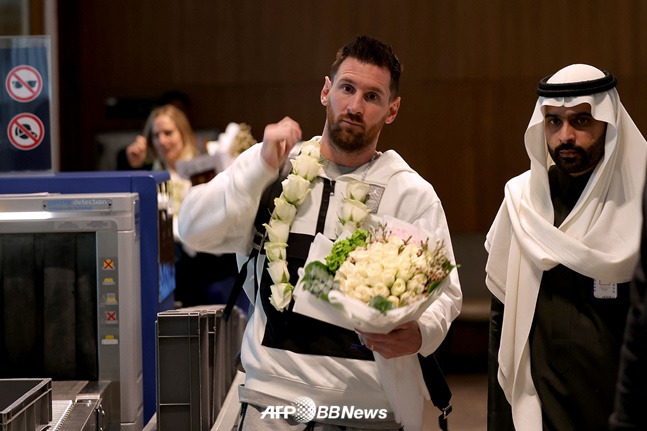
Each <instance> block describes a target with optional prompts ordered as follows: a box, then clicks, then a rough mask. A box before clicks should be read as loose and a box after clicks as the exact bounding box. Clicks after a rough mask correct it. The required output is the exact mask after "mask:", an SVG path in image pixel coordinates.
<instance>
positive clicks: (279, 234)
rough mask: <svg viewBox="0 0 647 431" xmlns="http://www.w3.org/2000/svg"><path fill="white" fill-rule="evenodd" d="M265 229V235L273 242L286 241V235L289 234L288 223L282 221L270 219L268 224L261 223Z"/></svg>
mask: <svg viewBox="0 0 647 431" xmlns="http://www.w3.org/2000/svg"><path fill="white" fill-rule="evenodd" d="M263 226H265V229H267V236H268V237H269V238H270V242H275V243H287V242H288V236H290V224H289V223H285V222H284V221H281V220H277V219H272V220H270V224H267V223H265V224H263Z"/></svg>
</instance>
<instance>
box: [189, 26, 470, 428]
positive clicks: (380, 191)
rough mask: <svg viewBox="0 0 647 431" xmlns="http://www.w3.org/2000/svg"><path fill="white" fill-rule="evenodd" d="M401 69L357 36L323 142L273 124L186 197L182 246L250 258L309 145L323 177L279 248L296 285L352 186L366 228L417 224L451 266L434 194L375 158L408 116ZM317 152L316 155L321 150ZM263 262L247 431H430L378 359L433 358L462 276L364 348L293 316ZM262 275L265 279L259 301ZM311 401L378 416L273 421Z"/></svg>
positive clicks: (329, 88)
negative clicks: (364, 209) (259, 226)
mask: <svg viewBox="0 0 647 431" xmlns="http://www.w3.org/2000/svg"><path fill="white" fill-rule="evenodd" d="M401 70H402V67H401V65H400V62H399V60H398V58H397V57H396V55H395V54H394V53H393V51H392V49H391V47H390V46H389V45H387V44H384V43H382V42H380V41H377V40H375V39H372V38H369V37H366V36H359V37H357V38H356V39H355V40H353V41H352V42H350V43H349V44H347V45H346V46H344V47H343V48H342V49H340V50H339V52H338V53H337V58H336V60H335V62H334V64H333V65H332V68H331V72H330V76H329V77H326V78H325V80H324V85H323V88H322V90H321V95H320V97H321V99H320V100H321V104H322V105H323V106H325V108H326V122H325V124H324V128H323V133H322V135H321V136H320V137H319V136H318V137H314V138H313V139H312V140H311V141H309V143H308V144H303V145H301V146H299V145H297V144H298V142H299V141H300V140H301V130H300V128H299V125H298V123H297V122H296V121H294V120H292V119H291V118H288V117H286V118H284V119H283V120H281V121H280V122H278V123H276V124H270V125H268V126H267V127H266V128H265V131H264V136H263V142H262V143H260V144H257V145H255V146H253V147H252V148H250V149H249V150H247V151H245V152H244V153H242V154H241V155H240V156H239V157H238V158H237V159H236V161H235V162H234V163H233V164H232V165H231V166H230V167H229V168H228V169H227V170H225V171H224V172H222V173H221V174H219V175H218V176H216V177H215V178H214V179H213V180H212V181H211V182H210V183H208V184H206V185H203V186H198V187H195V188H194V189H193V190H192V191H191V193H190V194H189V196H187V198H186V199H185V200H184V202H183V206H182V209H181V211H180V214H179V225H180V235H181V238H182V239H183V240H184V241H185V242H186V243H188V244H189V245H190V246H191V247H193V248H195V249H198V250H201V251H206V252H213V253H223V252H235V253H237V254H239V255H241V256H247V255H249V254H250V252H251V251H252V244H253V239H254V238H253V237H254V221H255V217H256V214H257V213H268V210H267V209H266V208H260V212H259V211H258V210H259V202H260V201H261V197H262V195H263V192H264V190H266V189H267V188H268V187H269V186H272V184H273V183H274V184H277V183H276V180H277V177H278V176H279V170H280V168H281V167H282V166H283V164H284V162H285V161H286V159H288V158H290V159H292V158H293V157H294V153H295V152H297V151H300V148H301V149H303V148H307V149H308V152H309V155H313V154H314V155H315V156H319V155H320V156H321V160H322V162H321V171H319V167H317V166H314V167H315V168H316V169H312V171H313V172H314V175H313V180H312V182H311V183H310V186H309V187H311V190H310V191H309V192H307V193H306V194H305V195H304V197H303V200H302V201H301V200H299V204H298V205H297V212H296V216H295V217H294V221H293V222H292V223H291V225H290V227H289V232H288V237H287V244H288V246H287V248H283V249H282V250H286V251H287V256H286V257H281V258H283V259H287V269H288V274H289V279H290V282H291V283H292V285H295V284H296V281H297V278H298V273H297V270H298V268H299V267H301V266H303V263H304V261H305V258H306V257H307V254H308V248H309V245H310V244H311V243H312V241H313V239H314V235H315V234H317V233H323V234H324V235H325V236H326V237H328V238H330V239H335V238H336V236H337V235H338V234H339V232H340V229H339V228H340V226H339V218H340V211H341V209H342V207H343V198H344V196H346V195H347V194H348V193H347V192H348V185H349V184H351V183H356V182H357V181H360V182H361V183H364V184H365V185H367V188H368V200H367V202H366V204H367V206H368V209H369V213H368V215H367V217H366V219H365V221H364V225H365V226H376V225H377V224H378V223H379V222H380V220H381V219H382V217H383V216H385V215H388V216H393V217H395V218H398V219H401V220H404V221H406V222H409V223H412V224H415V225H418V226H419V227H422V228H424V229H426V230H427V231H429V232H432V233H434V234H436V235H437V236H438V238H440V239H443V240H444V241H445V244H446V246H447V252H448V257H449V259H450V260H451V261H452V262H454V260H453V252H452V248H451V240H450V237H449V231H448V228H447V222H446V220H445V215H444V211H443V209H442V206H441V203H440V200H439V199H438V196H437V195H436V193H435V191H434V189H433V187H432V186H431V185H430V184H429V183H428V182H427V181H425V180H424V179H423V178H422V177H420V175H418V174H417V173H416V172H415V171H414V170H413V169H411V168H410V167H409V166H408V165H407V164H406V163H405V161H404V160H403V159H402V158H401V157H400V156H399V155H398V154H397V153H395V152H394V151H386V152H384V153H380V152H378V151H377V144H378V138H379V136H380V132H381V130H382V127H383V126H384V125H385V124H390V123H391V122H393V121H394V120H395V117H396V115H397V113H398V110H399V107H400V97H399V96H398V87H399V78H400V73H401ZM312 144H315V145H314V146H313V145H312ZM316 144H318V145H316ZM314 147H317V148H318V150H317V151H314V152H313V148H314ZM319 153H320V154H319ZM300 168H304V167H303V166H300ZM310 168H313V167H312V166H310V167H308V166H306V167H305V168H304V169H305V171H310V170H311V169H310ZM304 175H307V174H304ZM278 184H279V185H280V183H278ZM285 187H287V186H285V185H284V186H283V192H286V189H285ZM263 233H264V232H261V234H263ZM270 239H271V235H270ZM281 253H285V251H282V252H281ZM281 253H279V256H280V254H281ZM265 260H266V259H265V258H264V256H263V258H261V259H259V260H258V264H257V266H256V268H253V269H250V271H249V273H250V276H249V277H248V280H247V283H246V285H245V291H246V293H247V294H248V296H250V298H251V299H252V301H253V303H254V304H255V310H254V313H253V315H252V316H251V318H250V320H249V323H248V325H247V328H246V330H245V336H244V340H243V345H242V349H241V361H242V365H243V367H244V369H245V373H246V380H245V385H244V387H242V388H241V389H240V392H239V397H240V400H241V402H242V403H243V409H242V416H241V419H240V420H241V423H240V425H239V430H240V431H246V430H265V429H267V430H297V429H298V430H302V429H303V428H304V424H303V422H304V421H306V422H308V429H317V430H320V429H321V430H324V429H334V430H338V429H339V427H347V428H345V429H348V430H351V429H387V430H397V429H401V427H402V426H404V427H406V429H407V430H417V429H421V428H422V413H423V411H422V394H421V393H419V388H418V387H417V386H415V385H414V386H413V387H411V388H408V389H409V390H410V391H412V392H414V399H415V400H416V401H415V402H414V403H407V405H399V406H398V405H397V404H398V403H397V400H396V399H395V398H394V397H393V394H392V393H387V391H385V388H384V386H383V384H382V383H383V382H382V381H381V379H380V376H379V375H378V370H377V366H376V363H375V361H374V356H373V355H374V354H379V355H381V356H382V357H384V358H401V357H404V356H412V355H413V356H414V357H415V355H416V354H422V355H424V356H428V355H430V354H432V353H433V352H434V350H436V348H437V347H438V346H439V345H440V343H441V342H442V340H443V339H444V337H445V335H446V334H447V331H448V329H449V326H450V323H451V322H452V320H453V319H454V318H455V317H456V316H457V315H458V313H459V312H460V306H461V300H462V295H461V291H460V286H459V283H458V276H457V274H456V271H453V273H452V274H451V275H450V279H451V281H450V283H449V286H448V287H447V289H446V290H445V292H444V293H443V294H442V295H441V296H440V297H439V299H437V300H436V301H435V302H433V303H432V305H431V306H430V307H429V308H428V309H427V310H426V311H425V312H424V314H423V315H422V317H421V318H420V319H418V320H416V321H411V322H407V323H405V324H404V325H402V326H400V327H398V328H396V329H395V330H393V331H392V332H391V333H388V334H363V335H362V339H361V340H360V338H359V337H358V334H357V333H356V332H354V331H349V330H346V329H343V328H340V327H337V326H334V325H330V324H327V323H324V322H321V321H318V320H314V319H311V318H309V317H306V316H303V315H300V314H297V313H294V312H293V311H292V307H293V301H292V299H291V295H290V294H289V291H288V292H287V293H286V290H284V289H283V288H278V289H277V288H276V286H277V285H278V282H277V281H274V280H273V275H272V274H270V273H269V272H268V271H267V270H266V268H267V266H266V265H265ZM254 272H256V275H258V279H259V280H260V286H259V289H258V292H255V290H254V284H255V283H254V277H253V276H252V275H251V274H252V273H254ZM416 371H417V373H418V374H419V373H420V369H419V367H418V369H417V370H415V369H412V370H407V372H408V373H415V372H416ZM420 380H422V379H420ZM401 389H402V388H401ZM405 389H407V388H405ZM426 396H427V397H428V396H429V395H428V394H426ZM303 397H307V398H308V403H310V402H312V403H314V406H319V407H321V406H325V407H328V408H332V407H334V406H337V407H336V408H339V407H348V408H350V407H353V408H356V409H363V410H362V411H371V412H377V414H376V415H371V416H372V417H367V416H362V415H360V417H358V416H357V415H355V417H348V415H346V416H345V417H344V415H328V417H323V418H321V419H320V418H319V416H320V415H318V416H317V418H315V419H314V420H312V421H310V420H311V419H313V418H312V416H311V415H310V416H309V415H297V416H294V417H280V418H277V415H274V416H271V415H269V414H268V410H267V409H268V407H272V406H283V405H292V403H294V402H295V400H297V399H301V400H303ZM302 404H303V403H302ZM394 404H395V405H394ZM309 405H310V404H308V405H307V406H306V407H308V406H309ZM331 406H332V407H331ZM414 407H415V408H414ZM403 409H406V412H405V411H404V410H403ZM347 410H348V409H347ZM310 413H312V412H311V411H310ZM279 416H280V415H279ZM323 416H326V415H323ZM304 417H305V419H304Z"/></svg>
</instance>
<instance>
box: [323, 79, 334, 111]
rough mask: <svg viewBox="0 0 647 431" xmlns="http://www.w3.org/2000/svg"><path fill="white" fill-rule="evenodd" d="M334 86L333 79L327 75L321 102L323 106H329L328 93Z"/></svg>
mask: <svg viewBox="0 0 647 431" xmlns="http://www.w3.org/2000/svg"><path fill="white" fill-rule="evenodd" d="M331 88H332V81H331V80H330V78H328V77H327V76H326V77H325V78H324V85H323V88H322V89H321V104H322V105H323V106H328V93H329V92H330V89H331Z"/></svg>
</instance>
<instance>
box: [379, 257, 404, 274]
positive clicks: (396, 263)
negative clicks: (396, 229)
mask: <svg viewBox="0 0 647 431" xmlns="http://www.w3.org/2000/svg"><path fill="white" fill-rule="evenodd" d="M401 260H402V259H401V258H400V256H398V255H382V266H383V267H384V268H385V269H393V270H394V271H396V272H397V270H398V268H399V267H400V262H401Z"/></svg>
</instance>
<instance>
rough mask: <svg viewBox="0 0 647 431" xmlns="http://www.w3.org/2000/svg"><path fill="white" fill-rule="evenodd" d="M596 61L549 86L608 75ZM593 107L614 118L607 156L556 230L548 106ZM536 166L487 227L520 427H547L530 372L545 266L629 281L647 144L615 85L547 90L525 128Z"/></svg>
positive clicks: (511, 187) (505, 376)
mask: <svg viewBox="0 0 647 431" xmlns="http://www.w3.org/2000/svg"><path fill="white" fill-rule="evenodd" d="M603 76H604V73H603V72H602V71H600V70H599V69H597V68H594V67H592V66H588V65H582V64H577V65H571V66H568V67H566V68H564V69H562V70H560V71H559V72H557V73H556V74H555V75H553V76H552V77H551V78H550V79H549V80H548V83H551V84H552V83H572V82H581V81H590V80H595V79H598V78H602V77H603ZM582 103H588V104H589V105H590V106H591V114H592V116H593V118H595V119H596V120H600V121H604V122H606V123H608V126H607V130H606V138H605V153H604V156H603V158H602V160H601V161H600V162H599V163H598V165H597V166H596V168H595V170H594V171H593V173H592V175H591V178H590V179H589V182H588V184H587V185H586V187H585V189H584V191H583V192H582V195H581V196H580V198H579V200H578V201H577V203H576V205H575V207H574V208H573V210H572V211H571V213H570V214H569V215H568V217H567V218H566V219H565V220H564V222H563V223H562V224H561V225H560V226H559V227H558V228H557V227H554V226H553V220H554V213H553V206H552V202H551V196H550V188H549V183H548V168H549V167H550V165H551V164H552V159H551V158H550V156H549V154H548V152H547V148H546V137H545V134H544V125H543V121H544V107H545V106H566V107H572V106H576V105H579V104H582ZM525 146H526V151H527V152H528V156H529V157H530V170H529V171H527V172H525V173H524V174H522V175H520V176H518V177H516V178H513V179H512V180H510V181H509V182H508V183H507V184H506V187H505V198H504V201H503V204H502V206H501V208H500V209H499V212H498V214H497V216H496V218H495V220H494V223H493V225H492V227H491V228H490V231H489V232H488V235H487V239H486V243H485V247H486V249H487V251H488V253H489V258H488V262H487V265H486V272H487V277H486V284H487V286H488V288H489V289H490V291H491V292H492V294H493V295H495V296H496V297H497V298H498V299H499V300H500V301H502V302H503V303H504V306H505V312H504V315H503V326H502V333H501V344H500V349H499V373H498V379H499V383H500V384H501V387H502V388H503V391H504V393H505V395H506V398H507V399H508V402H510V404H511V405H512V414H513V420H514V424H515V427H516V428H517V429H519V430H524V431H531V430H537V431H541V429H542V416H541V404H540V401H539V398H538V396H537V392H536V390H535V386H534V384H533V382H532V377H531V373H530V351H529V343H528V337H529V334H530V329H531V325H532V319H533V316H534V310H535V305H536V301H537V296H538V292H539V285H540V282H541V277H542V274H543V272H544V271H547V270H549V269H551V268H553V267H555V266H557V265H558V264H562V265H564V266H566V267H568V268H570V269H572V270H574V271H576V272H578V273H580V274H583V275H585V276H587V277H591V278H594V279H598V280H602V281H609V282H617V283H620V282H626V281H628V280H630V278H631V275H632V273H633V269H634V266H635V264H636V261H637V252H638V247H639V241H640V230H641V220H642V212H641V203H642V189H643V185H644V179H645V168H646V155H647V142H646V141H645V139H644V137H643V136H642V134H641V133H640V131H639V130H638V128H637V127H636V125H635V124H634V122H633V121H632V119H631V118H630V117H629V114H628V113H627V111H626V110H625V108H624V107H623V105H622V104H621V103H620V98H619V96H618V93H617V91H616V90H615V89H611V90H608V91H604V92H601V93H596V94H591V95H587V96H577V97H559V98H548V97H539V99H538V100H537V103H536V106H535V110H534V113H533V115H532V118H531V119H530V123H529V124H528V128H527V130H526V133H525Z"/></svg>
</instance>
